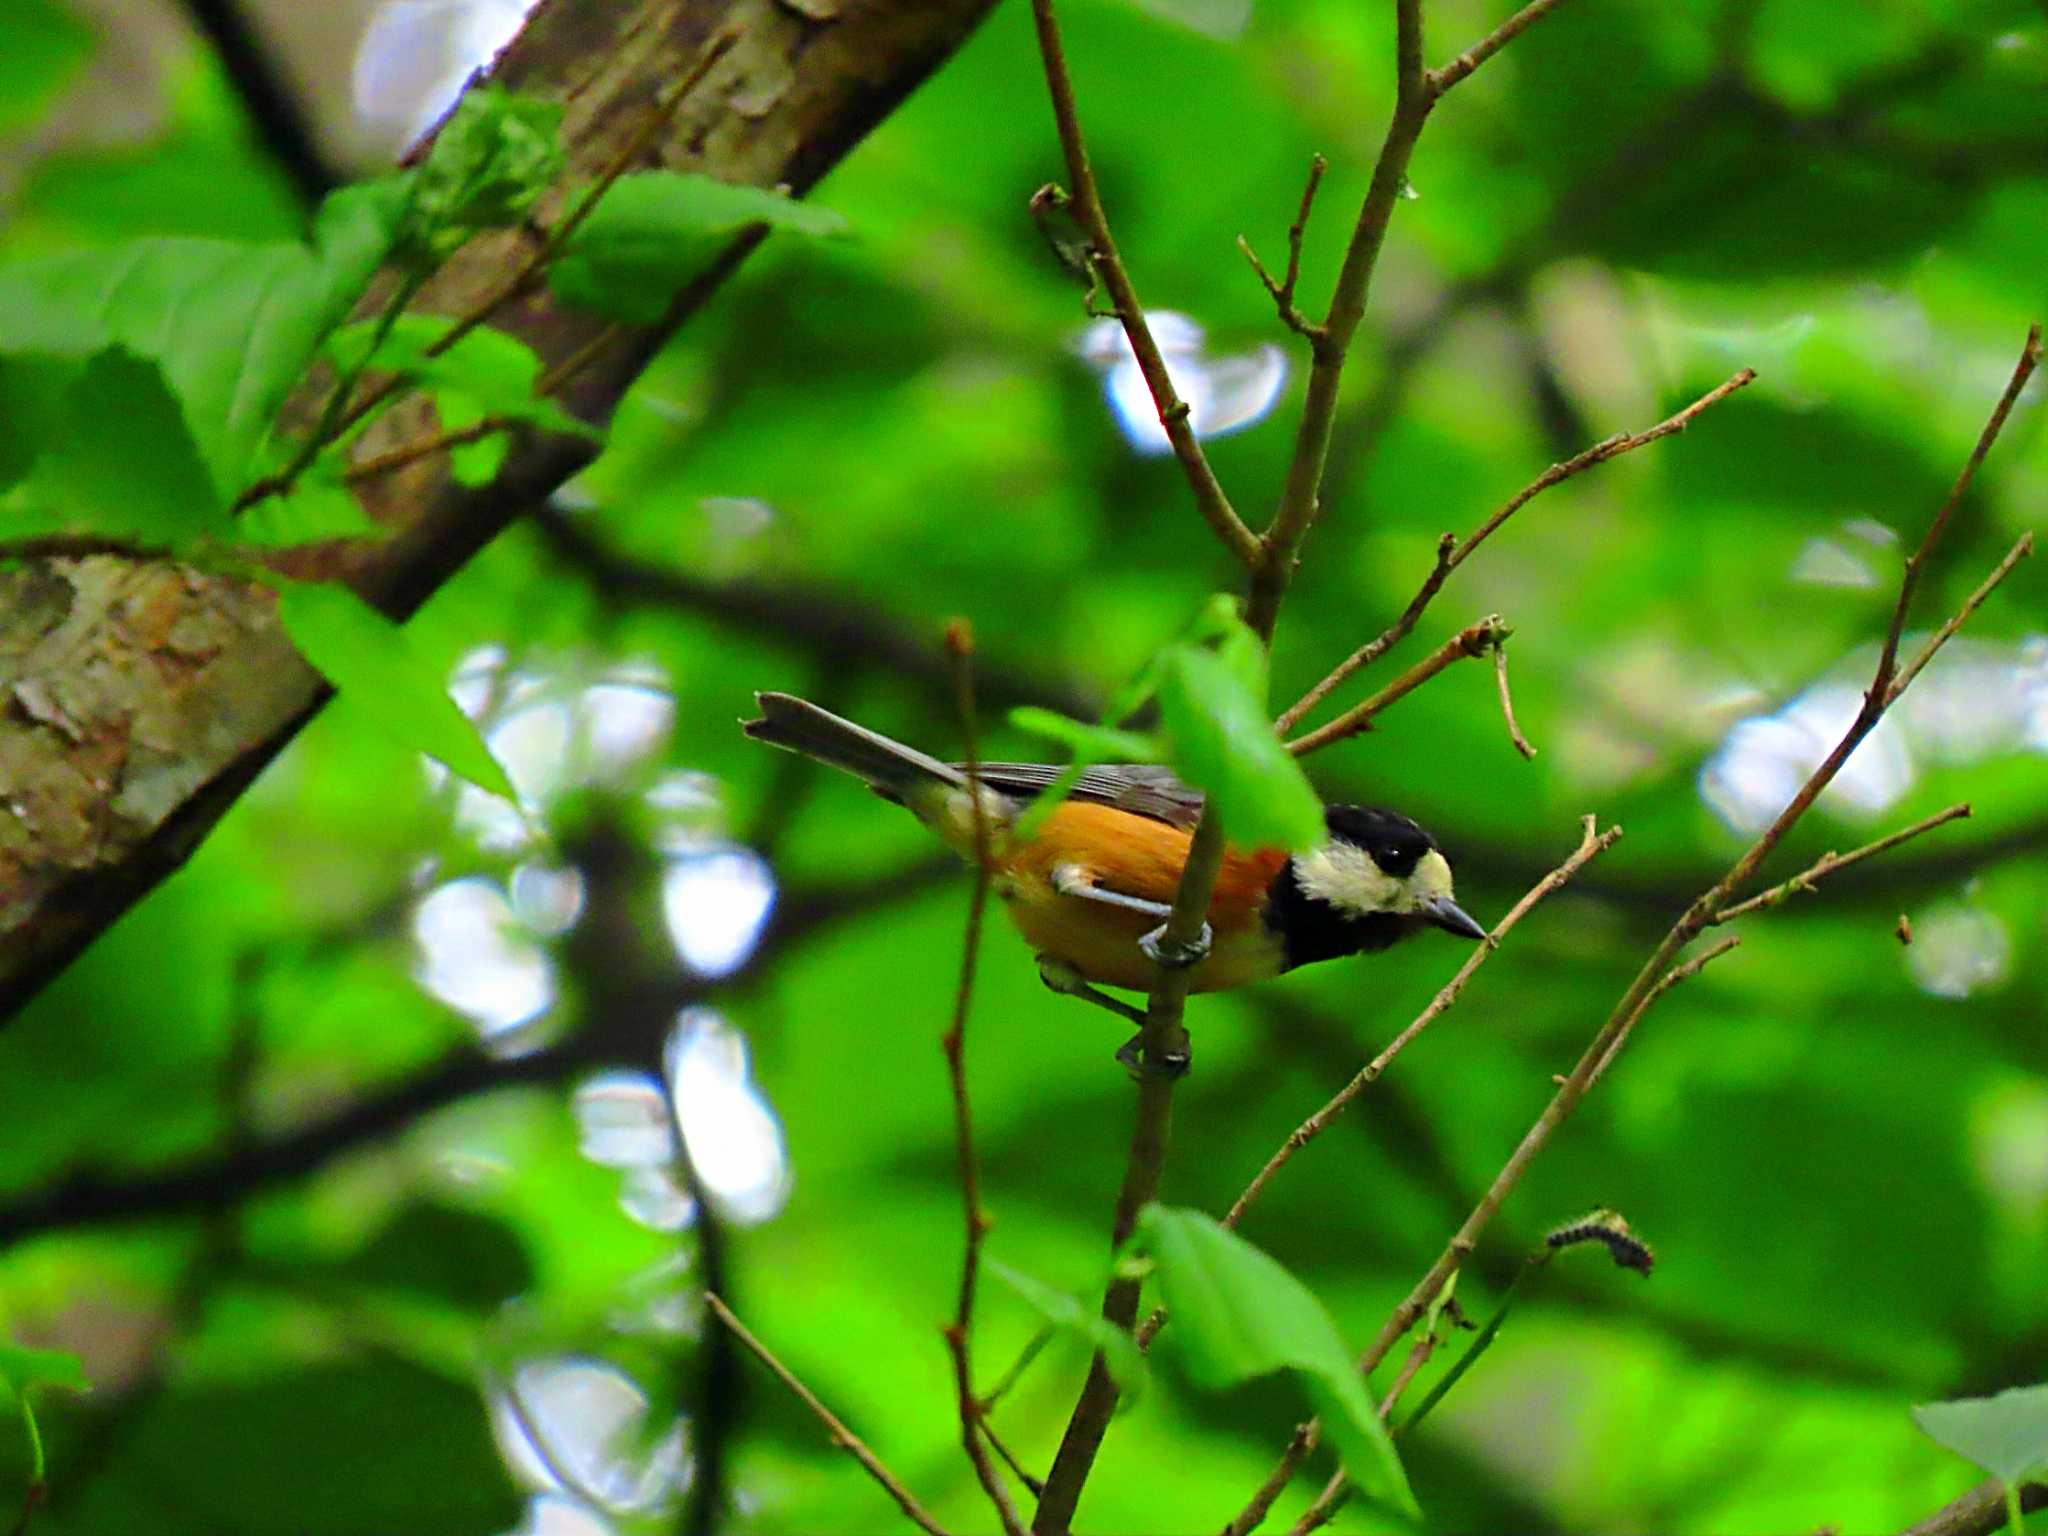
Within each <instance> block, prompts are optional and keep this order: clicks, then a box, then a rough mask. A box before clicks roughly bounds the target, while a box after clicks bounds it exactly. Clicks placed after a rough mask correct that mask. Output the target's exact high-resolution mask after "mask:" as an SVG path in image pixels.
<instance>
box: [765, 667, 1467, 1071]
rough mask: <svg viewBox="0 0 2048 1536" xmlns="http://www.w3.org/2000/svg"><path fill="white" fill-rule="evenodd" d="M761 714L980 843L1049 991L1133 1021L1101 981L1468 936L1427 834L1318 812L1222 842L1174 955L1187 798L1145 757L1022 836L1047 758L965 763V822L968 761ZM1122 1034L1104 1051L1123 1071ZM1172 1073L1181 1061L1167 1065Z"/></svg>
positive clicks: (1135, 985) (1147, 980)
mask: <svg viewBox="0 0 2048 1536" xmlns="http://www.w3.org/2000/svg"><path fill="white" fill-rule="evenodd" d="M754 697H755V700H756V702H757V703H758V705H759V706H760V710H761V717H760V718H759V719H757V720H748V721H742V722H741V726H740V728H741V730H743V731H744V732H745V733H746V734H747V735H748V736H750V737H752V738H753V739H754V740H756V741H761V742H766V743H768V744H769V745H771V746H776V747H782V748H785V749H787V750H788V751H791V752H796V753H800V754H802V755H803V756H805V757H808V758H811V759H813V760H815V761H817V762H820V763H824V764H826V765H828V766H830V767H833V768H838V769H840V770H842V771H844V772H846V773H850V774H852V775H853V776H854V777H855V778H858V779H860V780H861V781H862V782H864V783H865V784H866V785H867V786H868V788H869V789H871V790H873V791H874V792H875V793H876V794H878V795H880V796H881V797H882V798H883V799H884V800H888V801H891V802H893V803H894V804H897V805H900V806H902V807H903V808H904V809H905V810H907V811H909V812H910V813H911V814H912V815H914V816H916V817H917V819H918V820H919V821H921V822H923V823H924V825H925V826H926V827H927V828H928V829H930V830H931V831H932V832H933V833H935V834H937V836H938V837H939V839H940V840H941V841H942V842H944V843H945V844H946V845H947V846H948V847H950V848H951V849H953V851H954V852H956V853H958V854H960V855H961V856H962V857H963V858H965V859H966V860H968V861H969V862H970V863H972V862H974V860H975V858H976V852H975V850H976V847H977V844H980V845H981V846H984V847H985V848H986V849H987V851H988V867H989V873H990V884H991V888H992V889H993V890H994V892H995V893H996V895H997V896H998V898H999V899H1000V900H1001V901H1002V904H1003V906H1004V909H1005V910H1006V912H1007V913H1008V915H1009V918H1010V921H1011V923H1012V924H1013V925H1014V926H1015V927H1016V929H1017V931H1018V932H1019V933H1020V934H1022V935H1023V937H1024V941H1025V942H1026V943H1027V944H1029V945H1030V946H1031V948H1032V951H1033V953H1034V954H1035V955H1036V957H1037V961H1038V971H1039V977H1040V979H1041V980H1042V981H1044V983H1045V984H1046V986H1048V987H1050V988H1051V989H1052V990H1053V991H1054V992H1057V993H1060V994H1062V995H1065V996H1068V997H1074V998H1079V999H1081V1000H1083V1001H1085V1002H1089V1003H1093V1004H1095V1005H1096V1006H1098V1007H1101V1008H1105V1009H1107V1010H1108V1011H1110V1012H1111V1013H1114V1014H1117V1015H1119V1016H1120V1017H1123V1018H1125V1019H1129V1020H1131V1021H1133V1022H1134V1023H1137V1024H1140V1025H1142V1024H1143V1023H1144V1018H1145V1015H1144V1011H1143V1010H1142V1009H1140V1008H1137V1007H1134V1006H1133V1005H1131V1004H1129V1003H1126V1002H1124V1001H1122V1000H1121V999H1118V998H1115V997H1111V996H1110V995H1109V994H1108V993H1106V992H1103V991H1102V990H1101V988H1103V987H1115V988H1119V989H1122V990H1126V991H1134V992H1149V991H1150V990H1151V988H1152V986H1153V983H1154V981H1155V979H1156V978H1157V975H1158V970H1157V967H1159V966H1168V967H1184V968H1187V969H1188V970H1189V971H1190V973H1191V974H1190V976H1189V991H1191V992H1222V991H1229V990H1232V989H1234V988H1238V987H1243V986H1248V985H1251V984H1252V983H1255V982H1260V981H1264V980H1267V979H1268V978H1270V977H1273V976H1277V975H1280V974H1281V973H1283V972H1286V971H1291V970H1293V969H1295V968H1296V967H1298V966H1303V965H1311V964H1315V963H1317V962H1320V961H1324V960H1335V959H1339V958H1342V957H1344V956H1347V955H1355V954H1360V953H1369V952H1372V951H1376V950H1383V949H1386V948H1388V947H1389V946H1391V945H1393V944H1396V943H1399V942H1400V941H1401V940H1403V939H1405V938H1408V937H1409V936H1410V935H1412V934H1415V933H1418V932H1420V931H1422V930H1424V929H1428V928H1435V929H1441V930H1443V931H1445V932H1447V933H1451V934H1455V935H1458V936H1459V937H1461V938H1466V939H1477V940H1483V939H1485V938H1486V936H1487V935H1486V930H1485V929H1484V928H1482V927H1481V926H1480V925H1479V924H1478V923H1477V922H1475V921H1474V920H1473V919H1472V918H1471V917H1470V916H1469V915H1468V914H1467V913H1466V912H1465V910H1464V909H1463V908H1462V907H1460V906H1459V905H1458V904H1457V902H1456V900H1454V899H1453V897H1452V893H1451V866H1450V864H1449V862H1448V861H1447V860H1446V859H1445V858H1444V855H1443V851H1442V850H1441V849H1440V848H1439V847H1438V846H1437V842H1436V839H1435V838H1433V837H1432V836H1430V834H1429V833H1428V832H1426V831H1424V830H1423V828H1422V827H1421V826H1420V825H1418V824H1417V823H1416V822H1415V821H1414V820H1412V819H1411V818H1409V817H1407V816H1404V815H1402V814H1400V813H1399V812H1398V811H1392V810H1387V809H1385V808H1383V807H1379V806H1370V805H1328V806H1325V807H1324V812H1323V821H1324V830H1325V832H1326V834H1327V835H1326V837H1325V838H1324V840H1323V841H1322V842H1321V843H1319V844H1317V845H1316V846H1314V847H1312V848H1309V849H1306V850H1303V851H1300V852H1294V853H1290V852H1288V851H1287V850H1286V849H1284V848H1269V847H1245V846H1239V845H1235V844H1230V843H1226V844H1225V847H1224V853H1223V861H1222V866H1221V868H1220V870H1219V871H1218V873H1217V876H1216V885H1215V890H1214V893H1213V895H1212V896H1211V897H1210V901H1209V911H1208V920H1207V921H1206V922H1205V923H1204V924H1203V926H1202V930H1201V934H1200V936H1199V937H1198V938H1197V939H1196V941H1195V942H1194V943H1193V944H1192V945H1189V946H1187V947H1186V948H1185V949H1176V948H1175V947H1174V946H1173V945H1171V944H1170V943H1169V942H1168V941H1167V936H1166V927H1165V925H1166V920H1167V918H1168V917H1169V916H1170V915H1171V913H1172V910H1173V901H1174V896H1175V894H1176V892H1177V891H1178V890H1179V888H1180V878H1181V870H1182V867H1183V866H1184V865H1185V864H1186V863H1187V858H1188V849H1189V847H1190V845H1191V843H1192V842H1193V839H1194V829H1195V826H1196V824H1197V823H1198V822H1199V821H1200V820H1201V816H1202V805H1203V795H1202V792H1201V791H1200V790H1199V789H1196V788H1193V787H1192V786H1190V785H1188V784H1185V783H1183V782H1182V781H1181V780H1180V779H1179V778H1178V777H1177V776H1176V775H1175V774H1174V772H1173V771H1172V770H1171V769H1170V768H1167V767H1164V766H1162V765H1159V764H1156V763H1122V764H1103V765H1097V766H1095V767H1091V768H1089V769H1088V770H1087V771H1086V772H1084V773H1083V774H1081V776H1080V778H1079V779H1078V781H1076V782H1075V783H1074V784H1073V786H1072V788H1071V789H1070V791H1069V792H1068V794H1067V796H1066V798H1065V799H1064V800H1063V801H1062V802H1061V803H1060V804H1059V805H1058V806H1057V807H1055V808H1054V809H1053V810H1052V811H1051V813H1050V814H1049V815H1047V816H1045V817H1044V819H1043V820H1042V821H1041V822H1040V823H1039V825H1038V826H1037V827H1036V829H1035V830H1034V831H1032V832H1030V833H1029V835H1027V836H1022V837H1018V836H1014V835H1012V834H1013V829H1014V828H1015V827H1016V826H1017V823H1018V820H1019V818H1020V817H1021V816H1022V815H1023V813H1024V812H1025V810H1026V809H1027V808H1028V807H1029V806H1030V805H1031V804H1032V802H1033V801H1034V800H1035V799H1037V797H1038V796H1039V795H1040V794H1041V793H1042V792H1043V791H1044V790H1045V789H1046V788H1047V786H1049V785H1050V784H1052V783H1053V781H1054V780H1055V779H1057V778H1059V777H1060V776H1061V775H1062V774H1063V773H1065V772H1066V771H1067V770H1066V769H1065V768H1064V767H1062V766H1061V765H1059V764H1055V763H979V764H977V765H976V766H975V770H974V779H973V783H974V784H975V785H978V787H979V790H980V798H981V816H980V821H981V833H980V835H979V836H977V833H976V826H975V823H976V819H977V818H976V815H975V810H974V799H973V798H972V797H971V796H970V794H969V788H970V781H969V777H968V770H967V768H966V766H965V765H963V764H960V763H948V762H941V761H940V760H939V759H938V758H935V757H932V756H930V755H929V754H927V753H924V752H920V751H919V750H917V748H915V747H911V746H906V745H905V744H904V743H902V742H900V741H895V740H892V739H891V738H890V737H887V736H884V735H882V734H881V733H880V732H877V731H871V730H869V729H868V728H867V727H866V726H863V725H856V724H855V723H854V722H853V721H851V720H846V719H842V718H841V717H840V716H838V715H835V714H833V713H832V712H831V711H829V710H826V709H822V708H820V707H819V706H818V705H816V704H813V703H810V702H809V701H808V700H805V699H800V698H798V697H796V696H795V695H794V694H788V693H775V692H762V693H757V694H756V695H755V696H754ZM1137 1047H1138V1041H1137V1040H1136V1039H1133V1040H1131V1041H1129V1042H1127V1043H1126V1044H1125V1045H1124V1046H1123V1047H1122V1048H1121V1049H1120V1050H1119V1051H1118V1052H1117V1056H1118V1059H1119V1060H1121V1061H1123V1062H1124V1063H1125V1065H1126V1066H1129V1067H1132V1068H1133V1069H1134V1070H1136V1068H1137V1065H1138V1058H1137V1055H1136V1052H1137ZM1167 1066H1168V1067H1169V1068H1175V1067H1177V1068H1178V1069H1180V1070H1185V1062H1184V1061H1182V1062H1179V1063H1168V1064H1167Z"/></svg>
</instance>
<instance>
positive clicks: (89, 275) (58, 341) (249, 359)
mask: <svg viewBox="0 0 2048 1536" xmlns="http://www.w3.org/2000/svg"><path fill="white" fill-rule="evenodd" d="M405 191H406V182H405V181H404V179H402V178H393V179H390V180H386V181H381V182H372V183H369V184H367V185H364V186H358V187H347V188H344V189H342V190H341V191H339V192H337V193H335V194H334V195H333V196H331V197H329V198H328V199H327V201H326V202H325V203H323V204H322V205H321V209H320V213H319V216H318V218H317V219H316V220H315V223H314V243H313V245H312V246H310V247H308V246H304V245H299V244H297V243H292V244H276V245H237V244H233V243H230V242H227V241H221V240H186V239H177V240H142V241H134V242H131V243H129V244H127V245H122V246H115V247H112V248H109V249H106V250H97V251H87V252H82V253H78V254H73V255H65V256H57V257H50V258H46V259H43V260H40V261H32V262H24V263H21V264H18V265H15V266H12V267H8V268H5V269H0V347H4V348H6V349H8V350H10V351H31V352H43V353H54V354H59V355H63V356H70V357H85V356H90V355H91V354H93V353H96V352H100V351H102V350H104V349H105V348H107V347H108V346H121V347H125V348H127V349H128V350H129V351H130V352H133V353H135V354H136V355H138V356H140V357H145V358H149V359H152V360H154V361H155V362H157V363H159V364H160V365H161V366H162V368H163V371H164V377H165V379H166V380H167V381H168V382H169V384H170V388H171V391H172V393H173V394H174V395H175V396H176V397H177V400H178V403H179V405H180V406H181V407H182V408H183V411H184V416H185V422H186V425H187V426H188V427H189V428H190V430H191V433H192V438H193V441H194V442H195V443H197V444H198V446H199V452H200V456H201V458H202V459H203V460H204V461H205V463H206V466H207V469H208V470H209V472H210V473H211V475H212V478H213V483H214V489H215V490H216V492H217V493H218V494H219V495H220V497H221V498H222V499H223V500H225V499H228V498H231V497H232V496H233V495H234V494H235V493H236V492H237V491H239V490H240V489H241V487H242V486H243V484H244V483H246V481H247V480H248V479H249V478H250V466H251V465H252V464H253V462H254V460H255V457H256V453H257V449H258V447H259V445H260V444H261V443H262V441H263V439H264V437H265V435H266V434H267V433H268V432H269V431H270V427H271V423H272V421H273V419H274V418H275V417H276V415H277V410H278V407H279V406H281V405H282V404H283V403H284V399H285V396H286V394H287V393H288V392H289V391H290V389H291V387H292V386H293V385H294V384H295V383H296V382H297V381H298V379H299V376H300V375H301V374H302V373H304V372H305V369H306V366H307V364H308V363H309V362H311V361H312V357H313V353H314V351H315V349H316V348H318V346H319V345H320V342H321V340H322V338H324V337H325V336H326V335H327V333H328V332H329V331H330V330H332V329H333V328H334V326H335V324H336V323H337V322H338V321H339V320H340V319H341V317H342V316H343V315H344V314H346V313H347V311H348V309H349V306H350V305H352V304H353V303H354V302H355V301H356V298H357V297H358V296H359V295H360V294H361V293H362V291H363V289H364V287H365V286H366V285H367V284H368V282H369V280H370V278H371V276H372V275H373V274H374V273H375V272H376V270H377V267H378V264H379V263H380V262H381V261H382V260H383V259H384V256H385V254H386V252H387V251H388V250H389V249H390V247H391V242H392V239H393V238H394V235H395V232H396V229H397V224H398V216H399V212H400V209H401V207H402V204H403V199H404V196H405Z"/></svg>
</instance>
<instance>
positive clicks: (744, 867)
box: [661, 847, 775, 978]
mask: <svg viewBox="0 0 2048 1536" xmlns="http://www.w3.org/2000/svg"><path fill="white" fill-rule="evenodd" d="M774 905H775V877H774V876H773V875H771V874H770V873H769V871H768V865H767V862H766V861H765V860H763V859H762V858H761V856H760V855H759V854H757V853H755V852H754V851H753V850H752V849H751V848H740V847H729V848H722V849H718V850H715V851H712V852H705V853H696V854H691V853H683V854H679V855H678V856H676V857H675V858H673V859H671V860H670V861H669V865H668V868H667V869H666V870H665V871H664V872H663V873H662V877H661V908H662V915H663V917H664V918H666V919H667V922H668V933H669V938H670V939H671V940H672V941H673V942H674V944H675V947H676V954H677V955H678V956H679V957H680V958H681V959H682V962H683V964H685V965H686V966H688V967H689V968H690V969H691V970H693V971H695V972H696V973H697V974H698V975H699V976H704V977H709V978H716V977H720V976H730V975H731V974H732V973H733V972H734V971H736V970H738V969H739V968H740V967H741V966H743V965H745V964H746V963H747V960H748V958H749V957H750V956H751V955H752V954H753V953H754V949H755V947H756V946H757V945H758V944H759V943H760V942H761V932H762V930H763V929H764V928H765V927H766V926H767V924H768V914H769V912H770V911H771V910H772V909H773V908H774Z"/></svg>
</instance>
